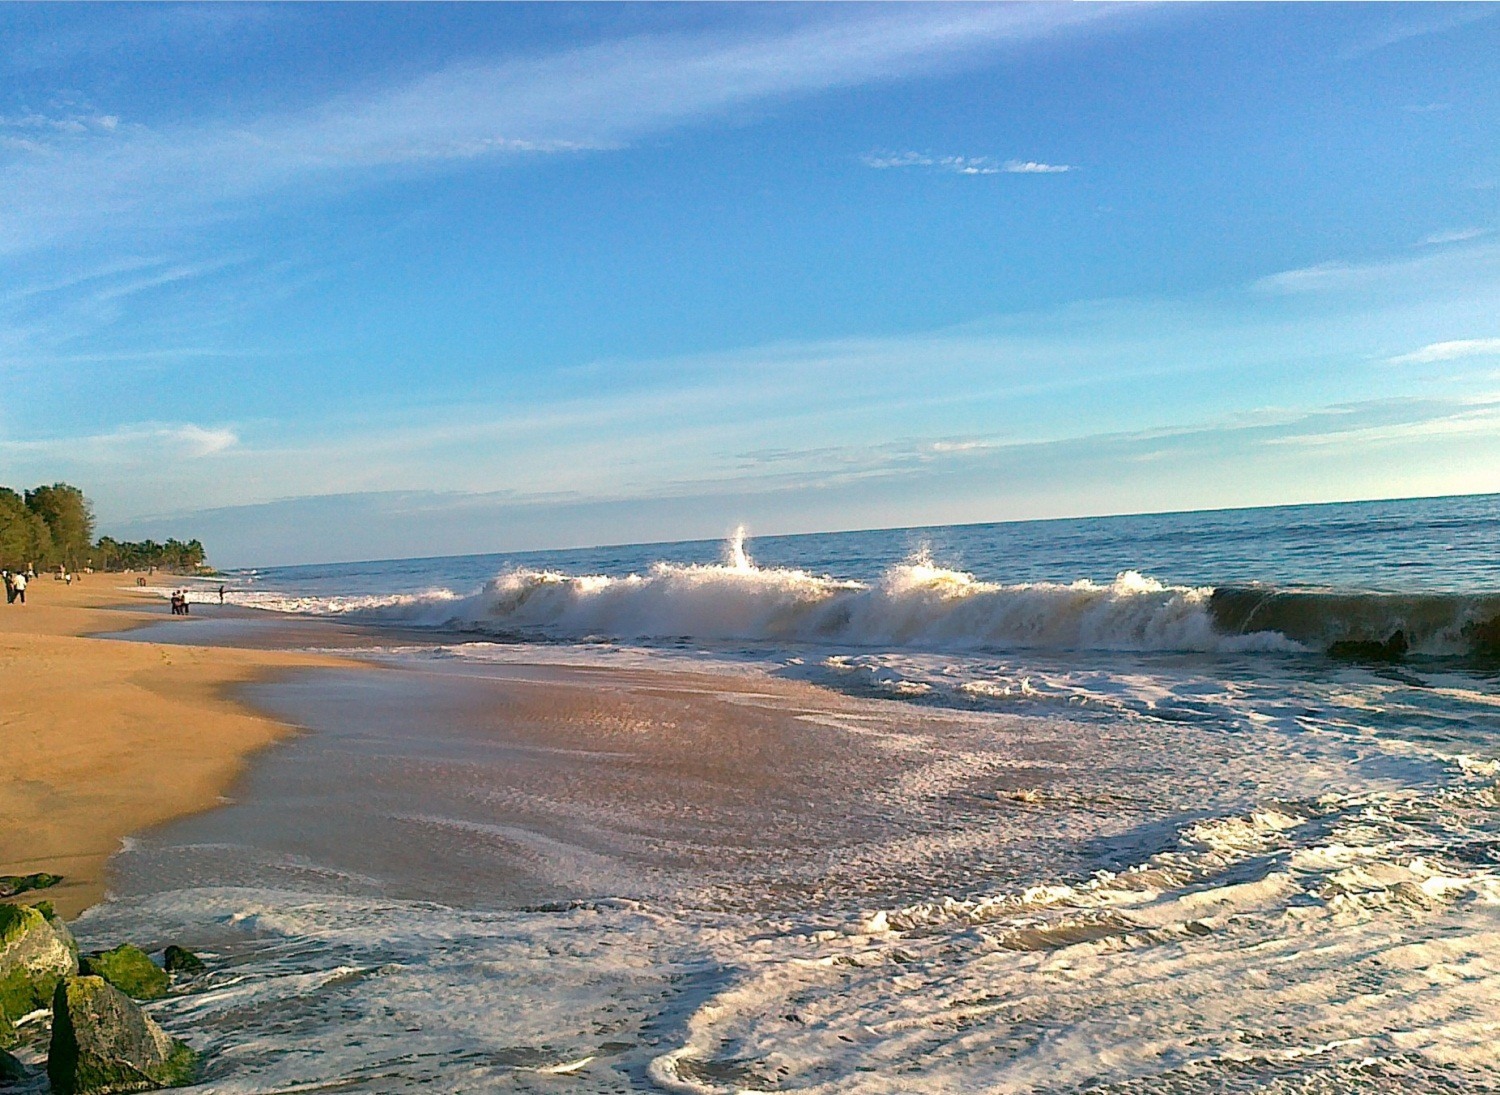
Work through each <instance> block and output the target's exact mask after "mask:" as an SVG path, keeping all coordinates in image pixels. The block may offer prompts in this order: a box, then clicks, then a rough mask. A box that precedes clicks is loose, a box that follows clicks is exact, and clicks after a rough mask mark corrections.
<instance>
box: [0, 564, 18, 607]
mask: <svg viewBox="0 0 1500 1095" xmlns="http://www.w3.org/2000/svg"><path fill="white" fill-rule="evenodd" d="M0 578H3V579H4V580H5V603H6V604H8V605H13V604H15V603H16V584H15V580H14V579H12V578H11V576H10V571H8V570H0Z"/></svg>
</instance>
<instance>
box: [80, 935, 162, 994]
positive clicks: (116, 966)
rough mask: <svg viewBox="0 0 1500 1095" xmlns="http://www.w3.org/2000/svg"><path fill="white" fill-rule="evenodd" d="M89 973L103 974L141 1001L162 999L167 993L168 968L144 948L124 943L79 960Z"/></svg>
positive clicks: (96, 975)
mask: <svg viewBox="0 0 1500 1095" xmlns="http://www.w3.org/2000/svg"><path fill="white" fill-rule="evenodd" d="M78 971H79V972H80V973H82V974H84V975H85V976H93V977H102V978H104V979H105V980H106V981H108V982H109V983H110V984H111V985H113V986H114V987H115V988H117V989H119V990H120V991H121V992H123V993H125V994H126V995H127V996H134V997H135V998H136V999H137V1000H160V999H161V998H162V997H163V996H165V995H166V994H167V988H168V981H167V974H166V971H165V970H163V969H162V968H161V967H160V966H158V965H157V964H156V963H155V962H153V961H151V957H150V955H148V954H147V953H146V952H145V951H143V950H141V948H140V947H134V946H131V945H130V944H129V943H123V944H121V945H120V946H118V947H116V948H115V949H114V950H112V951H98V952H96V953H94V954H89V955H85V956H84V957H83V958H82V959H80V960H79V962H78Z"/></svg>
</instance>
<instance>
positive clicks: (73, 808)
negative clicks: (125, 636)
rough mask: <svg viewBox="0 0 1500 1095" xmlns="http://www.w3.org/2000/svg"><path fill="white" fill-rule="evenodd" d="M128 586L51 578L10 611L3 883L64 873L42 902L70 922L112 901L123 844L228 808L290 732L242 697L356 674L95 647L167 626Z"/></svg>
mask: <svg viewBox="0 0 1500 1095" xmlns="http://www.w3.org/2000/svg"><path fill="white" fill-rule="evenodd" d="M128 581H129V578H128V576H121V575H90V576H89V577H88V578H87V579H86V580H85V581H84V582H82V583H79V584H75V585H67V584H64V583H62V582H57V581H53V580H51V579H50V578H48V577H45V576H44V577H42V578H39V579H37V580H35V581H33V582H31V583H30V585H29V588H28V590H27V603H26V604H24V605H23V604H11V605H5V604H0V679H3V681H4V685H3V687H4V694H5V703H4V705H3V707H0V742H3V751H4V752H3V756H4V765H3V767H0V874H29V873H32V872H35V871H48V872H51V873H53V874H60V875H63V876H64V877H65V881H64V882H63V883H62V884H61V885H59V886H57V887H55V888H53V889H50V890H48V891H46V893H45V894H43V895H40V896H45V897H47V898H49V899H50V900H52V901H53V902H54V903H55V904H56V906H57V908H58V910H59V911H60V912H62V913H63V914H64V915H67V916H73V915H76V914H77V913H78V912H80V911H81V910H82V909H84V908H86V907H87V906H88V905H90V904H92V903H93V902H95V901H98V900H99V899H100V898H101V897H102V896H103V893H104V864H105V860H106V859H107V858H108V857H109V856H110V855H111V854H113V853H114V852H115V851H117V850H118V849H119V847H120V845H121V841H122V839H123V838H124V837H126V836H127V835H128V834H130V833H133V832H137V831H140V830H142V829H145V828H147V827H148V826H151V825H155V824H158V823H160V822H162V821H165V820H167V819H169V818H174V817H179V816H181V815H184V814H191V813H194V812H197V811H201V810H206V809H210V808H212V807H213V806H215V805H217V804H218V803H219V802H220V796H221V794H222V793H223V791H224V790H225V789H226V788H227V787H229V786H230V785H231V784H232V783H233V781H234V780H235V779H236V778H237V777H238V776H239V775H240V774H241V773H242V772H243V770H244V766H245V763H246V761H247V758H248V757H249V756H250V755H251V754H252V753H254V752H256V751H257V750H259V749H262V748H264V747H265V746H266V745H268V744H270V743H271V742H273V741H276V740H277V739H279V738H282V737H284V736H286V735H287V734H288V733H289V732H291V729H292V728H291V727H290V726H289V725H287V724H285V723H282V722H278V721H276V720H274V719H270V718H267V717H265V716H263V715H260V714H258V713H256V712H253V711H251V710H249V709H248V708H247V707H245V706H244V705H243V704H242V703H240V702H238V701H236V700H234V699H232V698H231V697H230V696H229V695H228V692H229V690H230V689H231V688H233V687H236V686H239V685H244V684H247V683H249V682H251V681H256V680H261V679H264V678H265V677H266V676H268V675H270V674H274V673H277V672H280V671H284V670H286V669H289V668H293V667H307V666H314V665H324V666H335V665H348V664H350V663H347V662H343V661H341V660H339V659H336V658H331V657H322V656H315V655H307V654H300V653H295V652H289V651H249V650H243V649H230V648H220V647H213V648H209V647H203V646H176V645H173V646H165V645H161V644H157V643H142V642H121V641H118V640H115V639H106V638H91V637H89V636H90V635H95V634H98V633H101V632H107V631H118V630H121V629H125V628H131V627H137V626H142V625H145V624H148V623H151V622H153V621H156V620H158V619H162V618H165V617H166V616H167V608H166V605H165V603H164V602H162V601H160V600H159V599H156V598H154V597H151V596H149V595H148V594H145V593H144V592H140V591H137V590H136V589H134V588H132V587H129V586H126V584H125V583H126V582H128ZM174 622H175V621H174Z"/></svg>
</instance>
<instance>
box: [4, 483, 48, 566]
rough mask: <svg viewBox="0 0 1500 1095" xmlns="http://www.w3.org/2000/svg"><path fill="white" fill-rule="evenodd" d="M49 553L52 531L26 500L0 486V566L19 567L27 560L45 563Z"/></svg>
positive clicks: (27, 562) (37, 563) (27, 561)
mask: <svg viewBox="0 0 1500 1095" xmlns="http://www.w3.org/2000/svg"><path fill="white" fill-rule="evenodd" d="M52 555H53V547H52V530H51V529H49V528H48V527H47V522H46V520H45V519H44V518H43V517H42V515H41V514H39V513H37V512H36V511H34V510H32V509H31V508H29V507H28V506H27V505H26V499H25V498H24V497H23V496H22V495H19V494H17V493H16V492H15V491H13V490H11V489H10V488H9V487H0V568H3V569H5V570H23V569H25V567H26V566H27V564H29V563H35V564H36V565H37V566H46V565H48V564H50V563H51V561H52Z"/></svg>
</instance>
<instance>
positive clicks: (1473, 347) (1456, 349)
mask: <svg viewBox="0 0 1500 1095" xmlns="http://www.w3.org/2000/svg"><path fill="white" fill-rule="evenodd" d="M1497 355H1500V338H1459V339H1453V340H1450V341H1448V342H1432V343H1429V344H1428V345H1426V346H1423V347H1422V348H1421V349H1419V350H1413V351H1412V352H1411V353H1409V354H1399V355H1397V356H1396V357H1392V358H1387V359H1386V361H1387V363H1388V364H1391V365H1431V364H1433V363H1434V362H1438V361H1458V360H1460V359H1462V358H1469V357H1495V356H1497Z"/></svg>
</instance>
